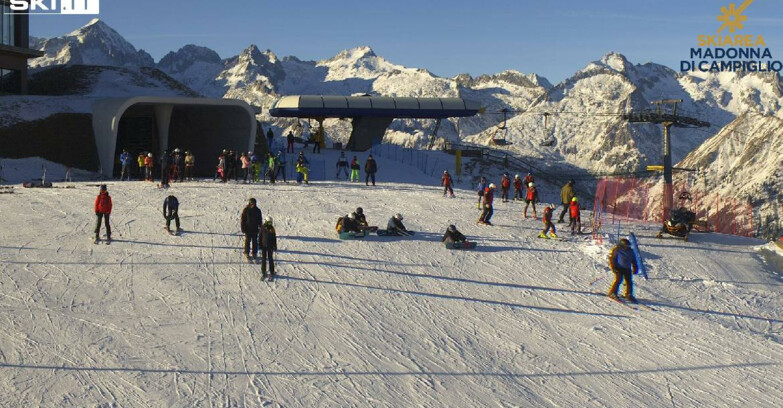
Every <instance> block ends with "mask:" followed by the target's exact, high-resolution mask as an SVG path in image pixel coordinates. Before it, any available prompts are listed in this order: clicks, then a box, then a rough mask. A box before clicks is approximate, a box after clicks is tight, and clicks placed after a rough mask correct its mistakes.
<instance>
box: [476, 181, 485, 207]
mask: <svg viewBox="0 0 783 408" xmlns="http://www.w3.org/2000/svg"><path fill="white" fill-rule="evenodd" d="M486 189H487V178H486V177H483V176H482V177H481V180H480V181H479V183H478V191H477V192H476V193H477V194H478V202H477V203H476V209H477V210H480V209H481V199H482V198H483V197H484V191H485V190H486Z"/></svg>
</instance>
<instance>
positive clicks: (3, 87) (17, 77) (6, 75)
mask: <svg viewBox="0 0 783 408" xmlns="http://www.w3.org/2000/svg"><path fill="white" fill-rule="evenodd" d="M20 93H22V77H21V73H20V72H19V71H17V70H14V69H5V68H0V94H20Z"/></svg>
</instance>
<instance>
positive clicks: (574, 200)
mask: <svg viewBox="0 0 783 408" xmlns="http://www.w3.org/2000/svg"><path fill="white" fill-rule="evenodd" d="M577 201H579V199H577V198H576V197H574V198H572V199H571V202H572V203H575V202H577Z"/></svg>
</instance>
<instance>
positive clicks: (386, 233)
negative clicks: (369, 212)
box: [375, 229, 415, 237]
mask: <svg viewBox="0 0 783 408" xmlns="http://www.w3.org/2000/svg"><path fill="white" fill-rule="evenodd" d="M405 232H406V233H407V234H408V235H403V234H400V233H398V232H392V233H389V230H385V229H379V230H377V231H375V233H376V234H378V236H381V237H382V236H397V237H404V236H412V235H414V234H415V232H414V231H405Z"/></svg>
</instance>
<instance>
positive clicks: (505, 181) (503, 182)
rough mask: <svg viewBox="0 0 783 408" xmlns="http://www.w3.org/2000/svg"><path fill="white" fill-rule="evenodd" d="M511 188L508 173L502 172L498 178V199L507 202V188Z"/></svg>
mask: <svg viewBox="0 0 783 408" xmlns="http://www.w3.org/2000/svg"><path fill="white" fill-rule="evenodd" d="M510 188H511V179H510V178H509V177H508V173H503V177H502V178H501V179H500V199H501V200H503V202H504V203H507V202H508V190H509V189H510Z"/></svg>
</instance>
